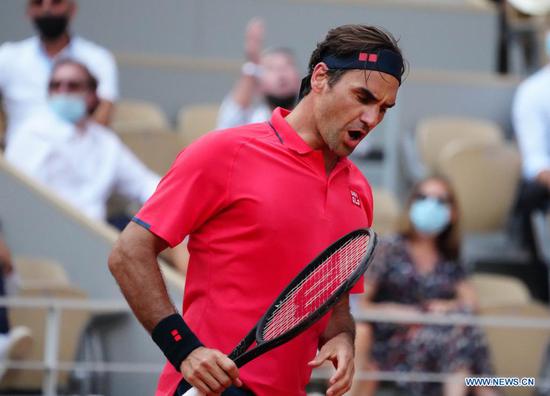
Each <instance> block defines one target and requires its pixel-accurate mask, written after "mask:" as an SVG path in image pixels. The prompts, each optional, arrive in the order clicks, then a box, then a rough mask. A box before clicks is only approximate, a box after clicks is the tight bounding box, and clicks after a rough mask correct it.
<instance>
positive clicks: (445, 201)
mask: <svg viewBox="0 0 550 396" xmlns="http://www.w3.org/2000/svg"><path fill="white" fill-rule="evenodd" d="M425 199H435V200H436V201H437V202H439V203H440V204H443V205H448V204H450V203H451V198H450V197H438V196H435V195H429V194H423V193H416V194H414V200H415V201H423V200H425Z"/></svg>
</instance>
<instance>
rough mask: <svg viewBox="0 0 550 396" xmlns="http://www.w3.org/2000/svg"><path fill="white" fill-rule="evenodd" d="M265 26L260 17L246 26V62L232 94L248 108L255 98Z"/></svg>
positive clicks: (242, 106) (240, 105)
mask: <svg viewBox="0 0 550 396" xmlns="http://www.w3.org/2000/svg"><path fill="white" fill-rule="evenodd" d="M264 32H265V26H264V21H263V20H262V19H260V18H257V17H256V18H252V19H251V20H250V22H248V25H247V27H246V33H245V40H244V52H245V56H246V63H245V64H244V65H243V68H242V71H241V76H240V77H239V79H238V80H237V82H236V84H235V86H234V87H233V91H232V92H231V96H232V98H233V101H234V102H235V103H236V104H237V105H238V106H239V107H241V108H242V109H246V108H248V107H249V106H250V105H251V103H252V101H253V100H254V95H255V94H256V90H257V86H258V76H259V73H260V55H261V52H262V47H263V41H264Z"/></svg>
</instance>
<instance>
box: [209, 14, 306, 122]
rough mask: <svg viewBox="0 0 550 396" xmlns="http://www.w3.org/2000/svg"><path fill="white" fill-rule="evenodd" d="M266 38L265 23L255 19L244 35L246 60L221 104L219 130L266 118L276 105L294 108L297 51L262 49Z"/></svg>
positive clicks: (296, 91)
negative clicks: (295, 57) (239, 74)
mask: <svg viewBox="0 0 550 396" xmlns="http://www.w3.org/2000/svg"><path fill="white" fill-rule="evenodd" d="M263 39H264V23H263V21H262V20H261V19H259V18H254V19H252V20H251V21H250V22H249V24H248V26H247V29H246V35H245V55H246V58H247V62H246V63H245V64H244V65H243V67H242V70H241V76H240V77H239V79H238V80H237V82H236V84H235V86H234V87H233V90H232V91H231V92H230V94H229V95H228V96H226V97H225V99H224V100H223V102H222V104H221V106H220V111H219V114H218V123H217V128H218V129H224V128H232V127H236V126H239V125H245V124H250V123H254V122H263V121H267V120H269V119H270V118H271V113H272V112H273V110H274V109H275V108H276V107H283V108H285V109H287V110H292V109H293V108H294V105H295V103H296V97H297V95H298V90H299V88H300V77H299V74H298V70H297V68H296V62H295V59H294V54H293V53H292V51H291V50H289V49H287V48H273V49H268V50H266V51H263V52H262V46H263Z"/></svg>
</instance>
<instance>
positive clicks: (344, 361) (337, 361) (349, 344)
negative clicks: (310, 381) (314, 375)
mask: <svg viewBox="0 0 550 396" xmlns="http://www.w3.org/2000/svg"><path fill="white" fill-rule="evenodd" d="M353 348H354V347H353V341H352V340H351V338H350V336H349V334H347V333H340V334H338V335H336V336H335V337H333V338H331V339H330V340H328V341H327V342H326V343H325V344H324V345H323V347H322V348H321V350H320V351H319V353H318V354H317V357H316V358H315V359H313V360H312V361H311V362H309V363H308V364H309V365H310V366H311V367H319V366H320V365H322V364H323V363H324V362H326V361H327V360H330V361H331V362H332V364H333V365H334V367H335V368H336V372H335V373H334V374H333V375H332V377H331V378H330V380H329V388H328V390H327V396H340V395H343V394H344V393H346V392H347V391H348V390H350V388H351V383H352V381H353V374H354V372H355V367H354V362H353V352H354V350H353Z"/></svg>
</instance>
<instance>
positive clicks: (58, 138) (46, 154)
mask: <svg viewBox="0 0 550 396" xmlns="http://www.w3.org/2000/svg"><path fill="white" fill-rule="evenodd" d="M97 85H98V83H97V80H96V78H95V77H94V76H93V75H92V74H91V73H90V71H89V70H88V68H87V67H86V66H85V65H84V64H83V63H79V62H78V61H75V60H69V59H65V60H60V61H59V62H58V63H56V64H55V65H54V67H53V71H52V75H51V78H50V81H49V98H48V105H49V106H48V107H49V109H47V108H46V109H44V110H43V111H40V112H36V113H35V114H33V116H32V118H30V119H28V120H27V121H25V122H24V123H23V124H22V125H21V126H20V127H19V128H18V129H17V130H16V131H15V133H14V135H13V137H12V141H11V143H10V144H9V146H8V147H7V148H6V159H7V160H8V161H9V162H10V163H11V164H12V165H14V166H15V167H17V168H19V169H20V170H22V171H23V172H24V173H26V174H28V175H30V176H31V177H33V178H34V179H36V180H38V181H39V182H41V183H42V184H44V185H45V186H46V187H47V188H49V189H51V190H53V191H55V192H56V193H57V194H59V195H60V196H61V197H62V198H64V199H65V200H66V201H67V202H69V203H71V204H72V205H73V206H74V207H75V208H77V210H79V211H81V212H82V213H84V214H86V215H87V216H89V217H92V218H94V219H98V220H104V219H105V216H106V202H107V199H108V198H109V197H110V195H111V194H112V192H113V191H117V192H118V193H120V194H121V195H123V196H125V197H127V198H129V199H131V200H136V201H139V202H144V201H145V200H146V199H147V198H148V197H149V196H150V195H151V194H152V193H153V191H154V189H155V188H156V185H157V183H158V181H159V177H158V176H157V175H156V174H154V173H153V172H152V171H150V170H149V169H147V168H146V167H145V165H143V164H142V163H141V162H140V161H139V160H138V159H137V158H136V157H135V156H134V154H133V153H132V152H131V151H130V150H129V149H128V148H127V147H126V146H124V144H122V142H121V141H120V140H119V138H118V137H117V136H116V135H115V134H114V133H113V132H112V131H111V130H109V129H107V128H106V127H104V126H102V125H100V124H98V123H97V122H96V121H94V119H93V118H92V114H94V112H95V109H96V108H97V106H98V105H99V102H100V100H99V98H98V95H97V93H96V89H97Z"/></svg>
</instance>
